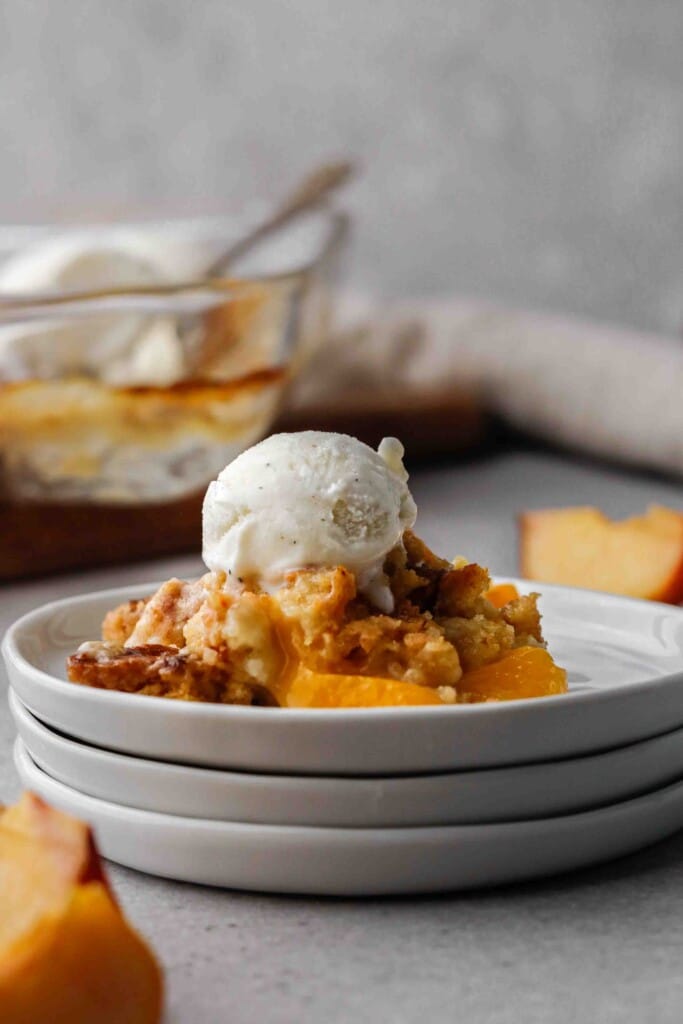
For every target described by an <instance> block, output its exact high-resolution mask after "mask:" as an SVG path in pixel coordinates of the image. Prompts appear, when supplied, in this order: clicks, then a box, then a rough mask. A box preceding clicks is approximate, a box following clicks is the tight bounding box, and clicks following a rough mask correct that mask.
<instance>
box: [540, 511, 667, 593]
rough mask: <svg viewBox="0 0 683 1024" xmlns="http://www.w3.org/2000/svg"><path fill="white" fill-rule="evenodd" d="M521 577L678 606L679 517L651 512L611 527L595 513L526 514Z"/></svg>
mask: <svg viewBox="0 0 683 1024" xmlns="http://www.w3.org/2000/svg"><path fill="white" fill-rule="evenodd" d="M520 561H521V570H522V573H523V575H524V576H526V577H527V578H528V579H532V580H543V581H544V582H546V583H563V584H566V585H568V586H574V587H586V588H587V589H589V590H605V591H609V592H611V593H613V594H626V595H627V596H630V597H641V598H648V599H650V600H652V601H668V602H670V603H672V604H678V603H679V602H680V601H683V514H681V513H680V512H676V511H674V510H673V509H668V508H662V507H661V506H658V505H653V506H651V507H650V508H649V509H648V511H647V512H646V513H645V515H642V516H635V517H633V518H631V519H624V520H621V521H619V522H615V521H613V520H610V519H608V518H607V516H605V515H603V513H602V512H600V510H599V509H597V508H588V507H586V508H564V509H548V510H546V511H539V512H526V513H524V515H522V517H521V519H520Z"/></svg>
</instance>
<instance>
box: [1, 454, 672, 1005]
mask: <svg viewBox="0 0 683 1024" xmlns="http://www.w3.org/2000/svg"><path fill="white" fill-rule="evenodd" d="M413 489H414V493H415V496H416V498H417V500H418V505H419V507H420V510H421V511H420V520H419V523H418V526H419V531H420V533H421V534H422V535H423V536H424V537H425V539H426V540H428V541H429V542H431V543H432V544H433V545H434V546H435V547H436V548H437V550H439V551H440V552H441V553H443V554H446V555H455V554H457V553H467V554H469V555H470V556H471V557H475V558H477V559H478V560H480V561H482V562H484V563H486V564H489V565H490V566H491V567H492V568H494V569H495V570H496V571H498V572H501V573H512V572H514V570H515V526H514V516H515V514H516V513H517V512H518V511H519V509H520V508H522V507H524V506H526V505H531V506H532V507H542V506H545V505H553V504H578V503H595V504H599V505H601V506H602V507H603V508H604V509H605V510H607V511H608V512H610V513H612V514H616V515H620V514H627V513H630V512H635V511H638V510H639V509H641V508H642V507H643V505H644V504H645V503H647V502H650V501H661V502H667V503H670V504H673V505H674V506H675V507H683V488H681V487H678V486H675V485H672V484H666V483H662V482H660V481H656V480H650V479H648V478H646V477H645V476H635V475H630V474H626V473H619V472H611V471H606V470H603V469H601V468H599V467H596V466H593V465H582V464H580V463H573V462H568V461H565V460H560V459H558V458H554V457H547V456H542V455H528V454H518V455H514V454H513V455H510V454H507V455H501V456H497V457H493V458H489V459H487V460H485V461H482V462H479V463H475V464H473V465H468V466H458V467H453V468H446V469H439V470H427V471H422V472H420V473H418V474H415V476H414V478H413ZM197 569H198V560H196V559H191V558H185V559H176V560H174V561H168V562H163V563H159V562H157V563H155V564H153V565H143V566H140V565H137V566H132V567H126V568H123V569H110V570H103V571H97V572H91V573H88V574H83V575H79V576H70V577H62V578H59V579H52V580H49V581H43V582H36V583H28V584H19V585H15V586H10V587H5V588H4V589H3V591H2V596H1V598H0V628H2V629H4V627H5V626H6V625H7V624H8V623H9V622H10V621H11V620H12V619H14V618H15V617H16V616H18V615H20V614H21V613H23V612H24V611H27V610H28V609H30V608H33V607H35V606H36V605H38V604H41V603H43V602H44V601H47V600H50V599H54V598H56V597H60V596H65V595H67V594H75V593H78V592H80V591H84V590H91V589H92V590H94V589H98V588H103V587H109V586H118V585H123V584H126V583H128V582H131V583H132V582H136V581H141V580H145V579H154V578H158V579H161V578H164V577H167V576H169V575H171V574H173V573H175V574H178V575H182V574H190V573H192V572H196V571H197ZM12 736H13V728H12V724H11V722H10V718H9V713H8V711H7V709H6V706H5V704H4V701H3V702H2V705H0V800H9V799H13V798H14V797H16V795H17V793H18V790H19V787H18V783H17V780H16V777H15V775H14V770H13V767H12V764H11V756H10V748H11V741H12ZM111 875H112V878H113V882H114V885H115V887H116V890H117V892H118V893H119V895H120V897H121V900H122V902H123V904H124V906H125V908H126V910H127V912H128V914H129V915H130V917H131V918H132V920H133V921H134V922H135V923H136V925H137V926H138V927H139V928H140V929H141V930H142V931H143V932H144V933H145V935H147V936H148V938H149V939H150V940H151V942H152V943H153V945H154V947H155V949H156V950H157V951H158V953H159V955H160V957H161V959H162V961H163V964H164V967H165V970H166V978H167V983H168V1014H167V1016H168V1020H169V1021H172V1022H174V1024H180V1022H182V1024H216V1022H222V1021H226V1022H227V1021H230V1022H234V1024H241V1022H245V1024H246V1022H250V1024H251V1022H264V1024H271V1022H273V1024H290V1022H291V1024H294V1022H305V1021H315V1022H318V1021H321V1022H322V1021H324V1022H325V1024H336V1022H341V1021H344V1022H346V1021H353V1022H354V1024H365V1022H368V1024H369V1022H372V1024H384V1022H397V1024H398V1022H413V1021H420V1020H423V1019H428V1020H430V1021H451V1020H458V1021H460V1022H463V1024H508V1022H509V1024H536V1022H538V1024H547V1022H557V1024H564V1022H574V1021H576V1022H579V1021H580V1022H582V1024H583V1022H591V1024H608V1022H609V1024H611V1022H620V1024H621V1022H624V1021H627V1022H631V1021H633V1022H638V1024H643V1022H658V1024H659V1022H662V1024H664V1022H669V1021H671V1022H674V1021H676V1022H679V1021H680V1020H681V1019H682V1016H683V972H682V971H681V950H682V948H683V832H681V833H679V834H678V835H677V836H675V837H674V838H673V839H670V840H668V841H667V842H663V843H661V844H659V845H658V846H655V847H652V848H650V849H649V850H646V851H644V852H642V853H640V854H637V855H635V856H631V857H628V858H626V859H622V860H620V861H618V862H615V863H613V864H610V865H606V866H603V867H599V868H595V869H591V870H587V871H582V872H580V873H576V874H573V875H569V876H565V877H562V878H557V879H551V880H546V881H542V882H538V883H533V884H526V885H518V886H515V887H512V888H507V889H501V890H498V891H492V892H480V893H470V894H466V895H457V894H454V895H448V896H438V897H431V898H420V899H400V900H398V899H396V900H393V899H384V900H363V901H341V900H336V901H333V900H321V899H301V898H291V897H287V898H285V897H282V898H280V897H274V896H259V895H251V894H246V893H235V892H224V891H221V890H213V889H207V888H199V887H195V886H190V885H182V884H176V883H173V882H168V881H163V880H160V879H155V878H151V877H147V876H145V875H141V874H138V873H136V872H134V871H129V870H125V869H123V868H120V867H117V866H114V865H112V867H111Z"/></svg>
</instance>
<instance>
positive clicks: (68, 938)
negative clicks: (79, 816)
mask: <svg viewBox="0 0 683 1024" xmlns="http://www.w3.org/2000/svg"><path fill="white" fill-rule="evenodd" d="M161 1003H162V980H161V972H160V970H159V967H158V965H157V963H156V960H155V959H154V957H153V955H152V953H151V952H150V950H149V948H148V947H147V945H146V944H145V943H144V941H143V940H142V939H141V938H140V936H139V935H138V934H137V933H136V932H135V931H134V930H133V929H132V928H131V927H130V925H129V924H128V922H127V921H126V919H125V917H124V916H123V914H122V912H121V910H120V908H119V907H118V905H117V903H116V901H115V898H114V896H113V894H112V892H111V890H110V888H109V886H108V884H107V881H106V878H105V875H104V872H103V869H102V864H101V862H100V859H99V856H98V854H97V851H96V848H95V845H94V842H93V839H92V834H91V832H90V829H89V828H88V827H87V826H86V825H84V824H82V823H81V822H79V821H77V820H76V819H74V818H71V817H70V816H69V815H66V814H62V813H61V812H59V811H56V810H54V809H53V808H51V807H49V806H48V805H47V804H46V803H44V802H43V801H42V800H40V799H39V798H38V797H36V796H34V795H33V794H31V793H26V794H24V796H23V798H22V800H21V801H20V802H19V804H17V805H15V806H14V807H11V808H8V809H6V810H4V811H2V812H1V813H0V1008H1V1012H0V1018H1V1019H2V1024H35V1022H37V1021H40V1022H41V1024H157V1022H158V1021H159V1020H160V1017H161Z"/></svg>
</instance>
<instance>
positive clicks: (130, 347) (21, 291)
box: [0, 235, 183, 386]
mask: <svg viewBox="0 0 683 1024" xmlns="http://www.w3.org/2000/svg"><path fill="white" fill-rule="evenodd" d="M167 277H168V268H167V267H165V266H164V264H163V255H162V252H161V251H159V252H157V251H156V250H155V249H152V248H150V246H149V245H148V246H147V249H146V250H145V247H144V246H142V245H141V244H140V242H139V240H138V239H135V238H131V239H129V240H126V239H125V237H123V236H122V237H121V238H120V239H118V241H117V242H116V244H113V243H108V244H105V243H103V242H101V241H97V239H95V238H93V237H91V236H90V235H83V236H79V235H74V236H58V237H55V238H48V239H45V240H43V241H40V242H36V243H34V244H33V245H31V246H28V247H27V248H26V249H25V250H23V251H22V252H20V253H18V254H16V255H15V256H13V257H11V258H10V259H9V260H7V261H6V262H5V263H3V264H2V266H1V267H0V295H1V294H10V295H26V296H27V297H30V295H31V294H32V293H35V292H43V291H84V292H88V291H98V290H106V289H109V288H125V287H131V286H133V287H134V286H151V285H155V284H159V283H160V282H162V281H163V280H165V279H166V278H167ZM66 374H87V375H90V374H94V375H96V376H98V377H99V378H100V379H102V380H103V381H105V382H106V383H108V384H113V385H121V386H133V385H138V384H149V385H160V386H164V385H167V384H171V383H174V382H175V381H176V380H179V379H180V378H181V377H182V374H183V352H182V347H181V343H180V339H179V337H178V334H177V331H176V330H175V324H174V322H173V319H172V318H171V317H158V318H156V319H155V320H153V321H151V322H150V319H149V317H147V316H142V315H136V314H128V313H127V314H118V315H101V314H98V315H97V316H93V317H88V318H86V319H79V320H77V319H74V320H71V321H67V322H66V323H64V322H61V323H58V322H56V321H55V322H54V323H52V324H49V323H45V322H43V323H39V324H36V323H23V324H16V325H8V326H3V327H0V377H1V376H3V375H4V376H8V377H10V378H13V377H14V378H17V377H18V378H25V377H59V376H61V375H66Z"/></svg>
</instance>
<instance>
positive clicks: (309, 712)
mask: <svg viewBox="0 0 683 1024" xmlns="http://www.w3.org/2000/svg"><path fill="white" fill-rule="evenodd" d="M493 579H494V581H495V582H498V581H504V582H509V583H513V584H515V585H517V586H519V587H521V588H523V590H525V591H529V590H530V589H531V590H532V591H533V587H534V585H536V584H537V585H538V586H539V588H541V590H540V593H541V596H543V592H545V591H547V592H550V593H555V594H559V595H561V594H570V595H573V596H577V597H578V596H581V595H585V596H586V597H587V598H589V599H590V600H591V601H594V600H600V599H602V600H603V601H607V602H608V603H609V604H610V605H612V606H618V605H620V604H623V605H626V606H627V607H630V608H634V607H636V608H639V609H641V610H642V611H646V610H647V611H648V612H656V611H657V610H658V609H659V610H660V612H666V613H667V615H670V616H672V617H674V618H675V617H676V616H680V619H681V622H682V623H683V607H680V606H677V605H670V604H665V603H663V602H660V601H646V600H643V599H641V598H633V597H625V596H623V595H619V594H610V593H608V592H606V591H598V590H586V589H585V588H581V587H565V586H562V585H559V584H555V583H541V582H539V581H536V580H524V579H522V578H520V577H515V576H498V575H496V576H494V577H493ZM162 582H163V581H162ZM160 585H161V583H160V582H158V581H156V582H152V583H138V584H129V585H124V586H121V587H110V588H106V589H104V590H96V591H89V592H85V593H81V594H74V595H71V596H69V597H65V598H59V599H57V600H55V601H49V602H47V603H45V604H42V605H39V606H38V607H37V608H33V609H31V610H30V611H28V612H26V613H24V614H23V615H22V616H20V617H19V618H18V619H16V620H15V621H14V622H13V623H12V624H11V625H10V626H9V627H8V628H7V631H6V632H5V636H4V638H3V641H2V645H1V648H0V649H1V651H2V655H3V658H4V660H5V663H6V665H7V666H9V665H12V666H13V668H15V670H16V671H18V672H21V673H22V674H23V675H24V676H25V677H26V676H29V677H31V678H32V680H33V682H34V683H36V684H38V685H40V686H42V687H49V688H50V689H51V690H52V691H53V692H55V693H56V694H61V695H63V696H64V697H65V698H66V699H67V700H78V699H79V698H81V699H82V700H84V701H87V702H93V703H96V702H99V703H100V704H102V706H105V707H106V706H107V705H112V704H113V705H114V706H117V705H118V706H119V707H120V708H121V709H123V708H129V709H130V708H131V707H137V708H138V709H139V708H140V706H141V702H142V706H147V707H148V708H151V707H157V708H158V709H159V710H160V711H161V710H162V708H163V713H164V714H165V715H168V716H170V717H172V718H174V717H181V716H182V717H190V718H191V717H195V718H200V717H207V716H208V717H211V718H218V719H220V718H223V719H225V720H229V719H231V718H237V719H240V718H243V719H252V720H259V721H262V722H264V724H267V723H270V724H272V723H273V722H276V721H280V720H282V715H283V711H286V716H287V721H288V722H289V723H291V724H294V725H296V724H297V723H303V722H311V723H312V722H323V721H325V722H329V721H343V722H344V723H349V724H354V723H356V722H359V721H362V722H368V721H372V720H376V719H378V720H383V719H388V720H396V719H397V718H398V717H399V716H400V717H403V718H407V717H408V716H410V717H411V718H414V719H415V720H418V721H420V722H421V721H426V722H428V721H431V720H433V719H435V718H439V719H443V718H446V717H453V716H457V717H468V718H475V719H476V718H490V717H495V716H497V717H501V716H502V715H505V716H506V717H514V716H515V714H517V713H519V712H520V711H522V710H524V711H525V712H526V713H529V712H531V713H536V714H538V713H541V714H542V713H543V710H544V709H546V708H548V707H549V706H554V707H557V705H558V704H561V705H563V706H566V705H568V704H571V705H576V704H586V703H589V704H595V703H596V702H598V703H601V702H603V701H610V700H614V699H616V698H617V697H619V696H627V695H635V694H639V693H642V692H643V691H644V690H649V689H651V688H652V687H653V686H657V687H661V686H666V685H669V684H671V683H675V682H677V681H679V680H681V679H682V678H683V651H682V652H681V667H680V668H679V669H678V670H676V671H674V672H670V673H665V674H662V675H658V676H654V677H651V678H648V679H644V680H639V681H637V682H631V683H615V684H613V685H611V686H610V687H609V688H608V689H604V690H600V689H591V690H580V691H574V692H571V691H570V692H569V693H566V694H555V695H552V696H546V697H534V698H533V699H529V698H516V699H514V700H509V701H502V702H489V703H486V702H484V703H480V704H453V705H449V704H446V705H439V706H437V705H416V706H406V707H370V708H286V709H283V708H268V707H258V708H254V707H249V706H242V705H233V704H214V703H208V702H200V701H197V702H194V701H173V700H168V699H167V700H163V699H160V698H159V697H154V696H150V695H147V694H131V693H123V692H120V691H115V690H99V689H94V688H92V687H80V686H76V685H74V684H73V683H70V682H69V681H68V680H64V679H59V678H58V677H57V676H54V675H52V674H51V673H49V672H46V671H44V670H43V669H40V668H38V667H36V666H35V665H34V664H33V663H32V662H31V661H29V660H28V658H27V657H25V656H24V654H23V653H22V652H21V651H20V649H19V638H20V637H22V636H24V635H26V632H27V630H30V629H31V627H32V626H33V625H34V623H35V622H36V621H40V620H44V619H49V618H50V617H51V616H53V615H54V614H55V613H56V612H58V611H61V610H66V609H68V608H70V607H73V606H78V605H84V604H86V603H87V602H89V601H92V600H95V599H96V600H104V599H105V598H106V599H107V600H108V599H112V600H115V599H116V598H120V599H122V600H126V599H131V598H134V597H135V596H136V595H138V594H140V595H143V594H144V593H147V592H152V591H153V589H154V588H158V587H159V586H160ZM160 705H161V707H160ZM532 708H533V709H538V710H537V711H532V710H531V709H532ZM29 710H30V709H29Z"/></svg>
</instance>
